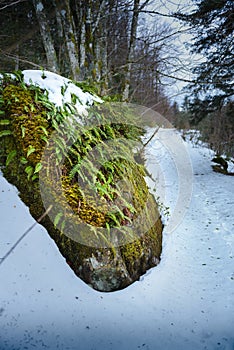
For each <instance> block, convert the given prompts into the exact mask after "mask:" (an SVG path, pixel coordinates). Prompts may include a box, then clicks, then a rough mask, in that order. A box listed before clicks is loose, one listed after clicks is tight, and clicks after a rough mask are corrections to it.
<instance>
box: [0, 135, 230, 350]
mask: <svg viewBox="0 0 234 350" xmlns="http://www.w3.org/2000/svg"><path fill="white" fill-rule="evenodd" d="M154 142H156V141H154ZM187 147H188V151H189V154H190V156H191V160H192V165H193V173H194V176H193V194H192V197H191V202H190V205H189V208H188V210H187V212H186V214H185V217H184V220H183V221H182V222H181V224H180V225H179V226H178V227H177V229H176V230H175V231H174V232H173V233H171V234H166V233H165V234H164V241H163V254H162V261H161V263H160V264H159V265H158V267H156V268H154V269H151V270H150V271H149V272H148V273H147V274H146V275H145V276H143V277H142V279H141V280H140V281H139V282H136V283H134V284H133V285H131V286H130V287H128V288H127V289H124V290H122V291H118V292H114V293H100V292H96V291H94V290H92V289H91V288H89V287H88V286H87V285H86V284H84V283H83V282H82V281H81V280H80V279H79V278H77V277H76V276H75V275H74V274H73V272H72V270H71V269H70V268H69V266H68V265H67V264H66V263H65V261H64V259H63V257H62V256H61V255H60V254H59V252H58V250H57V247H56V246H55V244H54V242H53V241H52V240H51V239H50V237H49V236H48V234H47V232H46V231H45V230H44V228H43V227H41V226H40V225H38V226H37V227H36V229H34V230H33V231H32V232H31V233H30V234H29V235H28V236H27V237H26V239H25V240H24V241H23V242H22V243H21V244H20V246H18V247H17V249H16V250H15V252H14V253H13V254H12V255H11V256H10V257H9V258H8V260H7V261H5V262H4V264H2V265H1V266H0V281H1V287H0V349H1V350H9V349H12V350H13V349H14V350H17V349H20V350H21V349H30V350H31V349H74V350H77V349H79V350H91V349H94V350H99V349H102V350H110V349H114V350H115V349H116V350H117V349H118V350H119V349H121V350H122V349H123V350H125V349H126V350H127V349H128V350H135V349H150V350H151V349H152V350H155V349H158V350H169V349H170V350H171V349H173V350H176V349H182V348H184V349H186V350H200V349H208V350H209V349H210V350H216V349H217V350H218V349H225V350H233V349H234V267H233V265H234V252H233V248H234V233H233V232H234V222H233V212H234V192H233V188H234V186H233V185H234V177H228V176H223V175H221V174H217V173H213V172H212V169H211V167H210V163H209V159H210V158H211V151H209V150H207V149H205V148H201V147H197V148H194V147H192V145H191V144H187ZM155 148H156V144H151V147H150V149H149V152H151V159H153V157H155V152H156V151H155ZM165 163H166V158H165ZM169 170H170V171H171V170H172V169H171V167H170V166H168V169H167V171H169ZM170 171H169V173H170ZM171 173H172V171H171ZM165 177H166V175H165ZM166 186H167V190H166V191H168V190H169V192H170V193H172V192H173V191H174V190H175V189H176V177H173V175H171V176H169V179H168V181H167V179H166ZM166 200H167V203H168V204H169V205H171V206H172V207H173V203H170V201H174V196H173V193H172V196H168V197H167V196H166ZM0 220H1V221H0V222H1V229H0V257H1V256H3V255H4V254H5V252H6V251H7V250H8V249H9V247H10V246H11V245H12V244H13V243H14V242H15V240H16V239H17V238H18V237H19V236H20V235H21V234H22V233H23V232H24V231H25V230H26V229H27V228H28V227H29V226H30V225H31V224H32V223H33V219H32V218H31V216H30V215H29V212H28V209H27V208H26V207H25V206H24V205H23V204H22V203H21V202H20V200H19V199H18V197H17V191H16V190H15V188H14V187H12V186H11V185H9V184H8V183H7V182H6V181H5V180H4V179H3V178H2V177H1V176H0Z"/></svg>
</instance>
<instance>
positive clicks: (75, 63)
mask: <svg viewBox="0 0 234 350" xmlns="http://www.w3.org/2000/svg"><path fill="white" fill-rule="evenodd" d="M56 3H57V7H58V8H59V10H60V14H61V18H62V25H63V33H64V39H65V42H66V49H67V55H68V59H69V66H70V71H71V77H72V79H74V80H79V54H78V45H77V40H76V35H75V24H74V20H73V16H72V13H71V9H70V4H69V0H65V1H64V2H63V3H62V4H61V3H60V1H58V0H57V1H56Z"/></svg>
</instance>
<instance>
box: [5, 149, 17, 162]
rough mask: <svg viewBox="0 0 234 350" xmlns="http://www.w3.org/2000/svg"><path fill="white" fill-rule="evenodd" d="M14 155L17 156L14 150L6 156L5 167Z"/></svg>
mask: <svg viewBox="0 0 234 350" xmlns="http://www.w3.org/2000/svg"><path fill="white" fill-rule="evenodd" d="M16 154H17V152H16V150H13V151H11V152H10V153H9V154H8V156H7V159H6V166H8V165H9V164H10V162H11V161H12V160H13V159H14V157H15V156H16Z"/></svg>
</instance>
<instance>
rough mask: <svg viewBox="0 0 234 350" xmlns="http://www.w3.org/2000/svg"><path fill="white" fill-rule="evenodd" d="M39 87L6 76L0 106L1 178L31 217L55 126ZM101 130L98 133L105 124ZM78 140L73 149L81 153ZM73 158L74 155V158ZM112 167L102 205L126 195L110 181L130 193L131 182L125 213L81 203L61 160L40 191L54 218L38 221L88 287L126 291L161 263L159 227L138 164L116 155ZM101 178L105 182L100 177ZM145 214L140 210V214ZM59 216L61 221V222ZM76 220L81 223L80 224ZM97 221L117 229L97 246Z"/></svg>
mask: <svg viewBox="0 0 234 350" xmlns="http://www.w3.org/2000/svg"><path fill="white" fill-rule="evenodd" d="M40 93H41V94H42V92H40V90H39V88H37V89H35V87H34V88H32V89H31V90H30V89H25V86H24V87H22V86H21V85H20V84H19V83H14V84H10V83H9V82H8V83H7V84H5V85H4V84H3V87H2V92H0V95H2V96H0V97H2V102H1V104H2V105H1V110H3V111H4V112H5V114H4V115H3V114H1V115H0V121H1V120H2V123H0V135H2V137H0V147H1V150H2V152H1V156H0V164H2V171H3V174H4V176H5V177H6V178H7V180H8V181H9V182H11V183H12V184H13V185H15V186H16V187H17V188H18V190H19V195H20V197H21V199H22V201H23V202H24V203H25V204H26V205H27V206H28V207H29V210H30V213H31V215H32V216H33V217H34V218H35V219H36V220H37V219H38V218H39V217H40V216H41V215H42V214H43V213H44V212H45V209H44V205H45V203H44V200H43V198H42V195H41V187H40V183H39V179H38V173H40V174H41V171H42V170H41V168H42V167H43V166H44V163H43V161H42V154H43V152H44V150H45V147H46V144H48V142H46V139H45V136H48V138H49V136H50V134H51V133H52V132H53V123H51V119H49V118H48V115H49V113H52V111H51V110H50V109H49V107H48V104H47V107H45V105H43V103H40V98H38V96H39V97H40ZM36 96H37V98H36ZM51 108H52V109H53V108H54V107H51ZM53 110H54V109H53ZM50 115H51V114H50ZM50 118H52V117H50ZM6 129H7V130H8V131H7V132H6ZM101 131H102V133H103V132H104V131H106V130H104V131H103V130H101ZM95 132H97V130H96V131H95ZM124 132H125V130H122V129H121V130H120V127H119V126H118V130H115V129H114V128H113V130H111V133H112V134H111V137H113V135H114V133H116V135H119V134H118V133H121V136H122V135H123V134H124ZM131 132H132V130H131ZM100 135H101V133H100ZM124 136H125V137H127V136H128V135H127V134H126V135H124ZM85 142H89V141H86V139H85V138H84V140H83V141H82V143H81V144H80V145H81V146H80V147H85ZM78 146H79V145H77V147H76V151H77V150H78V151H79V147H78ZM82 152H83V151H81V153H80V154H81V155H82ZM65 159H66V158H65ZM50 160H51V158H50ZM70 160H72V161H73V158H70ZM47 165H48V164H47ZM74 165H76V164H72V166H74ZM116 165H118V166H119V167H120V168H121V169H123V170H121V171H122V172H121V171H115V172H114V173H113V176H112V175H111V176H112V188H108V191H109V192H108V191H107V192H105V193H104V194H103V203H107V204H108V205H109V204H114V203H115V202H116V203H122V202H123V200H124V198H122V197H121V196H120V195H119V194H116V193H117V191H116V192H115V181H116V182H118V181H121V186H122V187H123V193H127V194H128V195H129V188H128V185H129V183H131V190H132V193H133V195H132V196H130V197H129V198H130V199H129V202H127V204H126V198H127V197H126V198H125V202H124V203H125V204H124V206H123V207H122V208H123V209H122V211H121V210H119V211H118V212H116V213H117V214H115V215H114V217H113V211H112V212H111V213H109V211H108V210H109V209H108V210H107V209H105V208H104V207H103V210H97V209H95V206H94V205H93V204H92V201H90V200H89V201H86V197H85V196H86V195H83V194H82V195H81V191H80V188H79V185H78V184H77V183H76V182H75V181H73V180H72V179H71V178H70V177H69V171H70V169H69V168H68V166H67V165H66V167H65V166H64V161H63V163H62V165H61V167H60V168H58V172H57V173H56V176H57V177H58V181H57V182H55V181H54V182H52V185H51V183H50V179H49V178H48V179H47V178H46V176H45V178H44V177H43V176H42V177H43V181H44V182H43V181H42V182H43V186H45V189H46V190H45V193H46V194H47V193H48V198H50V200H51V201H52V204H53V210H52V211H54V213H53V215H54V219H53V220H52V219H51V215H50V214H49V216H48V215H47V216H46V217H45V218H44V219H43V221H42V222H41V224H42V225H43V226H44V227H45V228H46V229H47V232H48V234H49V235H50V237H51V238H52V239H53V240H54V241H55V243H56V244H57V246H58V248H59V250H60V252H61V254H62V255H63V257H64V258H65V260H66V262H67V264H68V265H69V266H70V267H71V268H72V270H73V271H74V273H75V274H76V275H77V276H78V277H80V278H81V279H82V280H83V281H84V282H86V283H87V284H88V285H89V286H91V287H92V288H94V289H96V290H98V291H106V292H111V291H115V290H119V289H123V288H125V287H127V286H128V285H130V284H131V283H133V282H134V281H137V280H139V278H140V277H141V276H142V275H143V274H144V273H145V272H146V271H147V270H148V269H150V268H151V267H154V266H156V265H157V264H158V263H159V261H160V255H161V249H162V230H163V226H162V222H161V219H160V217H159V213H158V207H157V203H156V202H155V199H154V197H153V196H152V195H151V194H150V193H149V192H148V188H147V186H146V183H145V180H144V170H143V167H142V166H139V165H138V164H136V163H134V162H126V160H124V161H122V160H118V163H113V162H112V163H110V165H109V166H110V168H111V170H110V172H112V168H113V169H114V166H116ZM44 168H45V167H44ZM48 169H49V165H48ZM42 174H43V173H42ZM102 176H110V173H108V172H107V171H105V172H103V173H102ZM102 179H103V181H105V178H102ZM101 181H102V180H100V182H98V184H99V187H100V185H102V182H101ZM59 184H61V186H62V187H63V192H64V193H65V195H64V193H63V197H62V199H61V198H60V197H59V195H60V194H59V192H57V187H58V188H59ZM61 186H60V187H61ZM47 188H48V192H47ZM101 189H102V187H101ZM111 191H112V192H111ZM111 196H112V197H111ZM64 198H65V199H64ZM111 198H112V199H111ZM130 200H131V202H130ZM108 205H107V207H108ZM58 208H59V209H58ZM61 208H62V210H63V213H68V211H69V210H70V211H72V212H73V216H71V217H69V215H64V214H63V213H61V215H60V212H59V211H58V210H61ZM105 210H107V211H105ZM142 212H144V215H143V216H142V217H141V213H142ZM74 217H75V219H74ZM61 218H63V221H62V219H61ZM61 221H62V225H60V226H59V222H61ZM116 222H117V223H116ZM80 223H85V225H83V226H82V225H81V226H79V225H80ZM106 225H107V226H106ZM79 227H83V229H82V232H78V231H79ZM100 227H104V228H105V227H111V230H110V232H111V234H112V232H114V233H113V234H112V236H113V237H111V236H110V237H109V236H108V235H107V234H106V236H105V237H104V238H103V239H104V241H107V244H106V245H102V244H100V245H98V242H99V241H98V240H100V237H101V236H100V234H99V228H100ZM113 230H114V231H113ZM106 231H108V230H106ZM108 232H109V231H108ZM78 233H79V235H80V236H79V235H78ZM128 235H129V237H131V239H130V238H129V237H128ZM130 235H131V236H130ZM77 237H78V238H77ZM80 237H85V238H86V240H87V242H89V244H83V243H82V241H81V240H80ZM100 242H101V240H100ZM102 243H103V242H102Z"/></svg>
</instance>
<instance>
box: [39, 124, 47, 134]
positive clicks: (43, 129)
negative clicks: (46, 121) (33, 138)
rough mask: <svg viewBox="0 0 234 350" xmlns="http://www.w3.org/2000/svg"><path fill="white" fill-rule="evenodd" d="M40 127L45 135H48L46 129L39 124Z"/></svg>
mask: <svg viewBox="0 0 234 350" xmlns="http://www.w3.org/2000/svg"><path fill="white" fill-rule="evenodd" d="M40 129H41V130H42V131H43V132H44V134H45V135H46V136H48V131H47V130H46V128H45V127H44V126H42V125H40Z"/></svg>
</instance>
